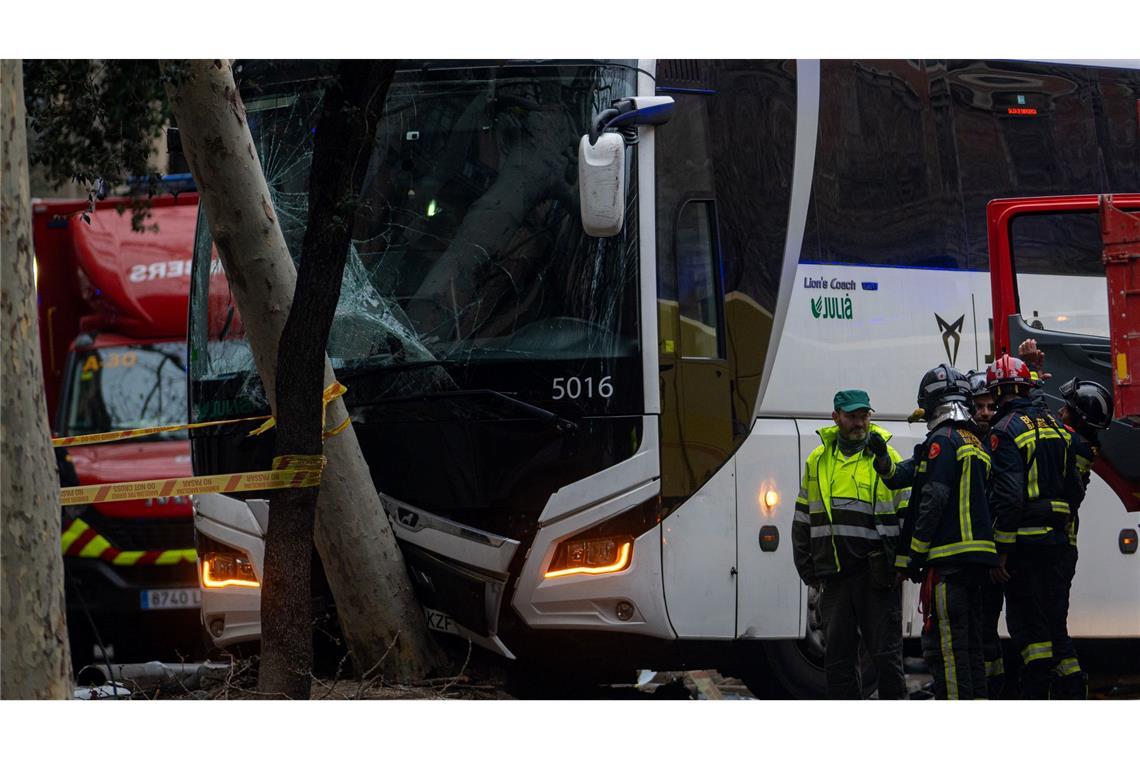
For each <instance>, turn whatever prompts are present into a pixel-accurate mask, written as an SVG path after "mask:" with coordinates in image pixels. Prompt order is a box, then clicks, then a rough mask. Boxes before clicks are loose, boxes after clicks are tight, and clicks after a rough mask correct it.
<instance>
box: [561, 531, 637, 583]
mask: <svg viewBox="0 0 1140 760" xmlns="http://www.w3.org/2000/svg"><path fill="white" fill-rule="evenodd" d="M632 557H633V538H631V537H630V536H613V537H606V538H571V539H568V540H566V541H563V542H562V543H560V544H559V545H558V548H557V549H555V551H554V559H552V560H551V561H550V567H548V568H547V569H546V573H545V577H547V578H560V577H562V576H565V575H578V574H584V575H603V574H605V573H616V572H618V571H620V570H625V569H626V568H627V567H629V563H630V560H631V559H632Z"/></svg>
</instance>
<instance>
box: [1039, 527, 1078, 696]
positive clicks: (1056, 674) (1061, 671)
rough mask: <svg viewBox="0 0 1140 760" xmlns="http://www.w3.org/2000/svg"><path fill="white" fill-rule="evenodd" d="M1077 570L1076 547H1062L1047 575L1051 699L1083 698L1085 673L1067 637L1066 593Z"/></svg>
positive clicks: (1071, 641)
mask: <svg viewBox="0 0 1140 760" xmlns="http://www.w3.org/2000/svg"><path fill="white" fill-rule="evenodd" d="M1076 572H1077V547H1075V546H1072V545H1069V546H1062V547H1060V548H1059V549H1058V551H1057V561H1056V562H1055V563H1054V564H1053V566H1052V572H1051V573H1050V574H1049V585H1048V587H1047V594H1046V600H1047V602H1048V604H1049V611H1048V615H1049V635H1050V639H1051V640H1052V642H1053V672H1052V674H1051V688H1050V696H1052V698H1053V699H1085V698H1086V696H1087V693H1088V676H1087V675H1086V674H1085V673H1084V671H1082V670H1081V663H1080V660H1078V659H1077V650H1076V647H1075V646H1073V640H1072V639H1071V638H1069V592H1070V590H1071V589H1072V587H1073V576H1074V575H1075V574H1076Z"/></svg>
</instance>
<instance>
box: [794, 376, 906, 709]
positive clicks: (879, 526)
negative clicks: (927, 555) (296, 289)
mask: <svg viewBox="0 0 1140 760" xmlns="http://www.w3.org/2000/svg"><path fill="white" fill-rule="evenodd" d="M834 406H835V411H834V412H832V415H831V419H832V420H833V421H834V422H835V424H834V425H831V426H829V427H825V428H821V429H820V430H818V431H816V432H818V433H819V437H820V440H821V443H820V445H819V446H817V447H816V448H815V450H814V451H812V452H811V454H809V455H808V458H807V465H806V466H805V467H804V478H803V483H802V484H801V485H800V494H799V497H798V498H797V499H796V512H795V515H794V518H793V519H794V522H793V523H792V546H793V549H792V550H793V556H794V558H795V563H796V569H797V570H798V571H799V574H800V578H802V579H803V581H804V583H806V584H807V585H808V586H811V587H812V588H814V589H816V590H818V591H819V592H820V600H819V604H820V609H821V611H822V614H823V626H824V638H825V640H826V642H827V650H826V653H825V655H824V668H825V670H826V672H827V696H828V698H829V699H859V698H861V697H862V696H863V688H862V683H861V678H860V672H859V644H860V641H861V640H862V641H863V642H864V643H865V644H866V646H867V651H868V652H869V653H870V655H871V660H872V662H873V663H874V665H875V669H876V671H877V673H878V679H879V696H880V698H882V699H905V698H906V683H905V680H904V677H903V669H902V622H901V621H902V613H901V602H900V590H899V586H898V581H897V579H896V577H895V572H894V569H893V566H894V554H895V544H896V543H897V541H898V535H899V523H900V518H901V513H902V511H903V510H905V508H906V505H907V499H908V498H909V496H910V489H899V490H892V489H890V488H888V487H887V486H886V485H885V484H884V483H883V482H882V479H881V478H880V477H879V475H878V473H877V472H876V471H875V467H874V455H873V454H872V452H871V451H870V450H869V449H868V448H867V440H868V437H869V436H870V434H871V433H872V432H874V433H878V434H879V435H880V436H882V438H883V440H884V441H888V440H890V437H891V434H890V433H889V432H888V431H887V430H885V429H883V428H881V427H879V426H878V425H875V424H874V423H872V422H871V412H873V411H874V410H873V409H872V408H871V399H870V398H869V397H868V395H867V392H866V391H862V390H844V391H839V392H838V393H836V394H835V404H834ZM887 450H888V454H889V456H890V458H891V460H892V461H895V462H897V461H899V455H898V453H897V452H896V451H895V450H894V449H893V448H891V447H889V446H887Z"/></svg>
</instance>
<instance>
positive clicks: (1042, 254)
mask: <svg viewBox="0 0 1140 760" xmlns="http://www.w3.org/2000/svg"><path fill="white" fill-rule="evenodd" d="M1010 246H1011V248H1012V251H1013V265H1014V271H1015V272H1016V273H1017V292H1018V298H1019V301H1020V307H1021V308H1020V311H1021V316H1022V318H1023V319H1024V320H1025V321H1026V323H1027V324H1029V325H1030V326H1031V327H1035V328H1037V329H1039V330H1053V331H1056V332H1064V333H1076V334H1081V335H1098V336H1104V337H1107V336H1108V292H1107V290H1106V288H1105V278H1104V266H1103V264H1101V239H1100V224H1099V221H1098V219H1097V215H1096V213H1095V212H1087V213H1086V212H1080V213H1072V212H1070V213H1059V214H1029V215H1025V216H1019V217H1017V218H1015V219H1014V220H1013V225H1012V227H1011V228H1010Z"/></svg>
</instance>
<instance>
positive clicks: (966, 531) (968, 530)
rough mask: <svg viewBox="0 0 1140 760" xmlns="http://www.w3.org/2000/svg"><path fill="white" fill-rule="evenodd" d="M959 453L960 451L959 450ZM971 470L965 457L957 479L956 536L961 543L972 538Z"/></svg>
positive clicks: (967, 458)
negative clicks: (959, 537)
mask: <svg viewBox="0 0 1140 760" xmlns="http://www.w3.org/2000/svg"><path fill="white" fill-rule="evenodd" d="M963 448H966V447H963ZM960 453H961V450H959V454H960ZM973 469H974V468H972V467H971V466H970V462H969V456H968V455H967V457H966V462H964V463H963V464H962V475H961V477H960V478H959V479H958V531H959V533H958V535H960V536H961V537H962V540H963V541H970V540H971V539H973V538H974V527H973V524H972V521H971V520H970V478H971V473H972V472H973Z"/></svg>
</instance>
